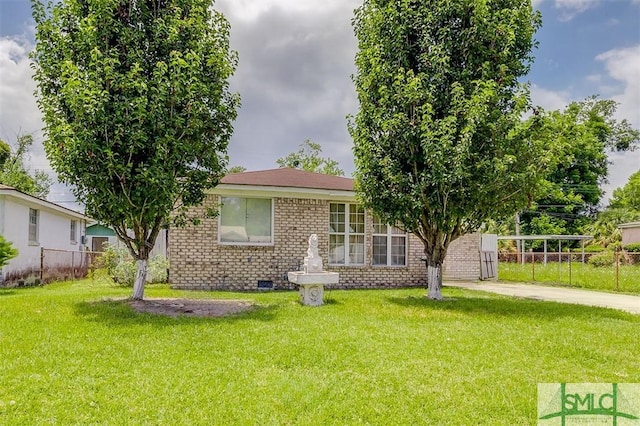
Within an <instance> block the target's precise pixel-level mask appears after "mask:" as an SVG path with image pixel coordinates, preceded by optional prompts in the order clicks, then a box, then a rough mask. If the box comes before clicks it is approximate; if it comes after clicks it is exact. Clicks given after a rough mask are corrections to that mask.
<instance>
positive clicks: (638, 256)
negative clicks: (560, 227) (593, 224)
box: [498, 250, 640, 293]
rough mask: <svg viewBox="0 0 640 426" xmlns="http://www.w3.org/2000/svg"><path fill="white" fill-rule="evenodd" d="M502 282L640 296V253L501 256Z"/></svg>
mask: <svg viewBox="0 0 640 426" xmlns="http://www.w3.org/2000/svg"><path fill="white" fill-rule="evenodd" d="M498 258H499V267H498V278H499V279H500V280H508V281H521V282H534V283H535V282H539V283H548V284H558V285H566V286H571V287H580V288H591V289H594V290H597V289H599V290H609V291H620V292H627V293H640V253H632V252H627V251H615V252H614V251H605V252H599V253H588V252H582V251H580V250H577V251H575V252H572V251H567V252H548V253H540V252H526V253H524V254H523V253H515V252H505V251H500V252H499V253H498Z"/></svg>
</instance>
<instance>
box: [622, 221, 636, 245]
mask: <svg viewBox="0 0 640 426" xmlns="http://www.w3.org/2000/svg"><path fill="white" fill-rule="evenodd" d="M618 228H620V233H621V234H622V247H624V246H626V245H627V244H633V243H640V222H628V223H621V224H620V225H618Z"/></svg>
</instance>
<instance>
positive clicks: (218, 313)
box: [129, 299, 255, 318]
mask: <svg viewBox="0 0 640 426" xmlns="http://www.w3.org/2000/svg"><path fill="white" fill-rule="evenodd" d="M129 306H131V307H132V308H133V309H135V310H136V311H137V312H141V313H150V314H157V315H166V316H170V317H178V316H188V317H209V318H211V317H224V316H227V315H233V314H238V313H241V312H245V311H248V310H250V309H253V308H254V307H255V305H254V304H253V303H251V302H248V301H246V300H194V299H145V300H131V301H129Z"/></svg>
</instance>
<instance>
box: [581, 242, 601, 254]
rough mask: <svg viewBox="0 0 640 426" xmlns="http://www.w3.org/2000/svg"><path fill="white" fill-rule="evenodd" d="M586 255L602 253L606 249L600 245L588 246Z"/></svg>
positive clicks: (585, 249)
mask: <svg viewBox="0 0 640 426" xmlns="http://www.w3.org/2000/svg"><path fill="white" fill-rule="evenodd" d="M584 251H585V253H600V252H601V251H604V247H602V246H601V245H600V244H591V245H588V246H586V247H585V248H584Z"/></svg>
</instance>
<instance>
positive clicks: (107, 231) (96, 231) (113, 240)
mask: <svg viewBox="0 0 640 426" xmlns="http://www.w3.org/2000/svg"><path fill="white" fill-rule="evenodd" d="M117 242H118V237H116V233H115V232H114V231H113V229H111V228H109V227H107V226H104V225H101V224H99V223H97V222H96V223H92V224H91V225H88V226H87V241H86V246H87V250H90V251H95V252H102V251H104V249H105V247H106V246H107V245H116V244H117Z"/></svg>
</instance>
